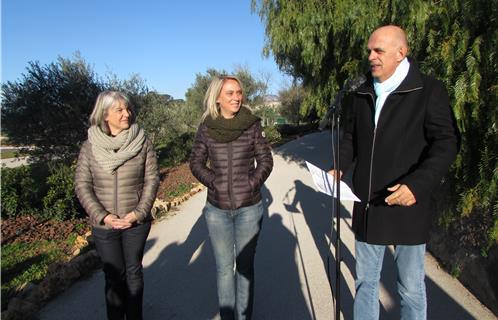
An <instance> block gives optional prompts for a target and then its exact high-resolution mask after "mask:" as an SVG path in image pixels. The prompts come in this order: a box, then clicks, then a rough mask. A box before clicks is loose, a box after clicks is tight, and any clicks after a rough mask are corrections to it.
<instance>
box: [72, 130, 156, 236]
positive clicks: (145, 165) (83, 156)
mask: <svg viewBox="0 0 498 320" xmlns="http://www.w3.org/2000/svg"><path fill="white" fill-rule="evenodd" d="M74 182H75V191H76V195H77V196H78V199H79V200H80V203H81V205H82V206H83V208H84V209H85V211H86V213H87V214H88V216H89V217H90V221H91V224H92V226H94V227H97V228H104V229H107V228H108V227H107V226H106V225H105V224H104V221H103V220H104V218H105V216H106V215H108V214H110V213H113V214H116V215H117V216H119V217H124V216H125V215H127V214H128V213H130V212H131V211H134V212H135V214H136V216H137V219H138V223H143V222H146V221H149V220H150V219H151V215H150V211H151V208H152V205H153V203H154V200H155V198H156V193H157V188H158V187H159V174H158V168H157V159H156V153H155V151H154V148H153V146H152V143H151V142H150V141H149V140H148V139H146V140H145V142H144V144H143V147H142V150H141V151H140V152H139V153H138V154H137V155H136V156H135V157H133V158H131V159H130V160H128V161H126V162H125V163H124V164H123V165H121V166H120V167H118V168H117V169H116V171H115V172H114V173H113V174H110V173H108V172H105V171H104V170H103V169H102V167H100V166H99V164H98V163H97V160H96V159H95V157H94V155H93V152H92V145H91V144H90V142H88V141H85V142H84V143H83V146H82V147H81V151H80V155H79V158H78V164H77V166H76V176H75V178H74Z"/></svg>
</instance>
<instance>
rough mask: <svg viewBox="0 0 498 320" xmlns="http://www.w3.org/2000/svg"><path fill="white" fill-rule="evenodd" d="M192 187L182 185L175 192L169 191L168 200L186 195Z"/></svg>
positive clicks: (185, 184)
mask: <svg viewBox="0 0 498 320" xmlns="http://www.w3.org/2000/svg"><path fill="white" fill-rule="evenodd" d="M190 188H191V186H190V185H189V184H187V183H180V184H179V185H178V186H176V188H175V189H174V190H171V191H168V192H167V193H166V199H168V200H170V199H173V198H175V197H179V196H181V195H184V194H185V193H187V192H188V191H189V190H190Z"/></svg>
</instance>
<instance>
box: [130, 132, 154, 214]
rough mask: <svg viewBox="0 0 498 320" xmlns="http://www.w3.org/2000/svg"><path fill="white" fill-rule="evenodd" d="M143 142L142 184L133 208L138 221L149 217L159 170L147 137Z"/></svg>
mask: <svg viewBox="0 0 498 320" xmlns="http://www.w3.org/2000/svg"><path fill="white" fill-rule="evenodd" d="M145 143H146V146H145V147H146V148H147V151H146V159H145V168H144V185H143V189H142V196H141V197H140V201H139V203H138V205H137V206H136V208H135V209H134V210H133V211H134V212H135V215H136V216H137V220H138V221H139V222H143V221H145V220H147V218H148V217H149V214H150V211H151V209H152V205H153V204H154V200H155V199H156V194H157V189H158V188H159V171H158V166H157V157H156V152H155V151H154V147H153V146H152V143H151V142H150V141H149V140H148V139H147V140H146V142H145Z"/></svg>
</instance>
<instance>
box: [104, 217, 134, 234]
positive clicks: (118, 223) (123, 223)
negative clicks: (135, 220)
mask: <svg viewBox="0 0 498 320" xmlns="http://www.w3.org/2000/svg"><path fill="white" fill-rule="evenodd" d="M128 215H129V214H128ZM128 215H127V216H128ZM104 223H105V224H106V225H107V226H109V227H111V228H112V229H118V230H124V229H128V228H130V227H131V226H132V223H131V222H130V221H128V220H126V219H120V218H119V217H118V216H117V215H115V214H108V215H107V216H105V218H104Z"/></svg>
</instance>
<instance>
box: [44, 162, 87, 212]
mask: <svg viewBox="0 0 498 320" xmlns="http://www.w3.org/2000/svg"><path fill="white" fill-rule="evenodd" d="M75 170H76V166H75V165H71V166H69V165H65V164H63V163H56V164H53V165H52V166H51V167H50V175H49V176H48V177H47V180H46V183H47V186H48V188H49V189H48V191H47V194H46V195H45V197H43V215H44V217H45V218H47V219H56V220H67V219H72V218H76V217H77V216H79V215H81V214H82V208H81V206H80V205H79V201H78V199H77V197H76V193H75V191H74V175H75Z"/></svg>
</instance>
